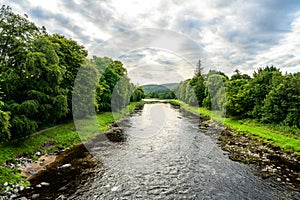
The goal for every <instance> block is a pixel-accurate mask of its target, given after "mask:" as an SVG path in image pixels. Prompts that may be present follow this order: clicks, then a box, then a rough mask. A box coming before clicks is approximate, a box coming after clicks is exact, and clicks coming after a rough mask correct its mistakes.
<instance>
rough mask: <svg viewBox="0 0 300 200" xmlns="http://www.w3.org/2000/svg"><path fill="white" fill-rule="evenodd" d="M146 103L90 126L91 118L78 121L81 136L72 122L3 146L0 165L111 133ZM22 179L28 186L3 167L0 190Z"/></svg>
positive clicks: (106, 115)
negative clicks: (48, 146) (50, 146)
mask: <svg viewBox="0 0 300 200" xmlns="http://www.w3.org/2000/svg"><path fill="white" fill-rule="evenodd" d="M143 103H144V102H134V103H130V105H129V106H128V107H127V108H125V109H123V110H121V111H120V112H118V113H111V112H102V113H99V114H98V115H97V117H96V120H97V122H98V124H95V123H91V120H92V118H90V119H84V120H79V121H76V123H75V124H76V128H79V129H81V130H80V131H79V133H81V134H78V132H77V131H76V128H75V124H74V122H69V123H67V124H64V125H62V126H59V127H56V128H54V129H51V130H47V131H45V132H42V133H40V134H37V135H33V136H30V137H27V138H25V139H22V140H20V141H14V142H8V143H4V144H0V163H5V162H6V161H12V162H13V161H14V159H15V158H16V157H17V156H21V155H27V156H29V157H34V156H33V155H34V153H35V152H36V151H41V152H43V153H50V152H53V151H55V150H57V149H58V148H64V149H65V148H68V147H71V148H72V147H74V146H75V145H78V144H79V143H81V142H82V141H86V140H88V139H90V138H92V137H93V136H94V135H95V134H98V133H101V132H103V131H105V130H108V129H109V127H110V125H111V123H113V122H114V121H115V120H119V119H121V118H122V117H124V116H125V115H127V114H128V113H131V112H133V111H134V109H135V107H137V106H139V105H140V104H143ZM92 122H95V121H92ZM97 122H96V123H97ZM82 133H84V134H82ZM48 142H53V143H55V147H54V148H53V149H51V150H49V151H47V152H46V150H45V149H43V148H42V146H43V145H44V144H45V143H48ZM21 180H23V181H24V184H25V185H26V184H28V182H26V180H25V179H24V177H22V176H21V175H20V173H19V172H17V170H11V169H9V168H7V167H4V166H1V165H0V189H3V188H2V186H3V184H4V183H5V182H11V183H15V182H18V183H20V181H21Z"/></svg>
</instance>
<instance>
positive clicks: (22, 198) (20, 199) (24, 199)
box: [18, 197, 27, 200]
mask: <svg viewBox="0 0 300 200" xmlns="http://www.w3.org/2000/svg"><path fill="white" fill-rule="evenodd" d="M18 200H27V198H26V197H21V198H19V199H18Z"/></svg>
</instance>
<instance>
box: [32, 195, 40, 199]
mask: <svg viewBox="0 0 300 200" xmlns="http://www.w3.org/2000/svg"><path fill="white" fill-rule="evenodd" d="M39 197H40V194H33V195H32V196H31V198H32V199H37V198H39Z"/></svg>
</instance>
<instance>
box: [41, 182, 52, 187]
mask: <svg viewBox="0 0 300 200" xmlns="http://www.w3.org/2000/svg"><path fill="white" fill-rule="evenodd" d="M49 185H50V183H47V182H41V186H49Z"/></svg>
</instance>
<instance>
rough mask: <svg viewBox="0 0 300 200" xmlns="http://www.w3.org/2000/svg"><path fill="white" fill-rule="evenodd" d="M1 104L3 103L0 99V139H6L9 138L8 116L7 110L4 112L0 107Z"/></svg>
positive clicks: (0, 106)
mask: <svg viewBox="0 0 300 200" xmlns="http://www.w3.org/2000/svg"><path fill="white" fill-rule="evenodd" d="M3 104H4V103H3V102H2V101H0V141H7V140H8V139H10V131H9V128H10V123H9V119H10V116H9V112H5V111H3V110H2V109H1V108H2V106H3Z"/></svg>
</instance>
